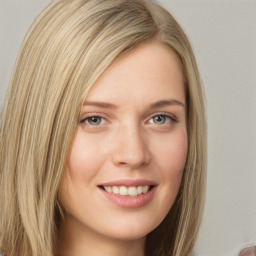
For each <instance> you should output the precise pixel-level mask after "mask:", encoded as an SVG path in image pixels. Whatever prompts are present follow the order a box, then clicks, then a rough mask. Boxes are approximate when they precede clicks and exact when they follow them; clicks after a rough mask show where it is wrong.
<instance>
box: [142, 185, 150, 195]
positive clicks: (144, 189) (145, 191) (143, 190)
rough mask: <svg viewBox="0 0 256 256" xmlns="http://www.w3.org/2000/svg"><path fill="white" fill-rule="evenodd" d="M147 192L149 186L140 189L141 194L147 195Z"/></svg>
mask: <svg viewBox="0 0 256 256" xmlns="http://www.w3.org/2000/svg"><path fill="white" fill-rule="evenodd" d="M148 190H149V186H143V187H142V192H143V193H144V194H145V193H147V192H148Z"/></svg>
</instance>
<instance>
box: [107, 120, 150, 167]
mask: <svg viewBox="0 0 256 256" xmlns="http://www.w3.org/2000/svg"><path fill="white" fill-rule="evenodd" d="M148 146H149V145H148V143H147V139H146V134H145V132H144V131H143V129H142V128H140V127H136V126H135V125H127V126H126V127H122V128H120V129H119V130H118V131H117V134H116V136H115V137H114V144H113V148H114V149H113V152H112V159H113V162H114V164H115V165H117V166H119V167H129V168H137V167H140V166H144V165H147V164H148V163H149V162H150V152H149V147H148Z"/></svg>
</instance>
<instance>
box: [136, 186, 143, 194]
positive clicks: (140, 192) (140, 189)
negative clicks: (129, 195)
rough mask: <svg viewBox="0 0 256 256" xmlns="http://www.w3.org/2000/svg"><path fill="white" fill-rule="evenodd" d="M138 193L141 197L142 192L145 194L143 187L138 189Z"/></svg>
mask: <svg viewBox="0 0 256 256" xmlns="http://www.w3.org/2000/svg"><path fill="white" fill-rule="evenodd" d="M137 192H138V194H139V195H140V194H142V192H143V188H142V186H139V187H137Z"/></svg>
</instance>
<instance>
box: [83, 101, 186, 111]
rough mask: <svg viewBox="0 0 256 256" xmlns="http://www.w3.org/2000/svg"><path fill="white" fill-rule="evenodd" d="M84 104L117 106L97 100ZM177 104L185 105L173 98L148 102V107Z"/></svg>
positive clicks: (113, 107)
mask: <svg viewBox="0 0 256 256" xmlns="http://www.w3.org/2000/svg"><path fill="white" fill-rule="evenodd" d="M83 105H84V106H95V107H101V108H109V109H116V108H118V106H116V105H114V104H112V103H107V102H97V101H85V102H84V104H83ZM173 105H178V106H181V107H185V104H184V103H182V102H181V101H178V100H174V99H167V100H160V101H157V102H155V103H152V104H150V108H158V107H165V106H173Z"/></svg>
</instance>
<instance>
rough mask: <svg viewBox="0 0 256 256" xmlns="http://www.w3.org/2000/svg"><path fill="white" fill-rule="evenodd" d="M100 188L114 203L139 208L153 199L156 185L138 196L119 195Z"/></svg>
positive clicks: (124, 206)
mask: <svg viewBox="0 0 256 256" xmlns="http://www.w3.org/2000/svg"><path fill="white" fill-rule="evenodd" d="M100 190H101V191H102V193H103V194H104V195H105V196H106V197H107V198H108V199H110V200H111V201H112V202H113V203H115V204H116V205H118V206H120V207H122V208H130V209H134V208H139V207H142V206H144V205H146V204H147V203H149V202H150V201H151V200H152V199H153V197H154V194H155V191H156V186H154V187H153V188H152V189H151V190H149V191H148V192H147V193H145V194H140V195H138V196H121V195H116V194H112V193H108V192H107V191H105V190H103V189H100Z"/></svg>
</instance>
